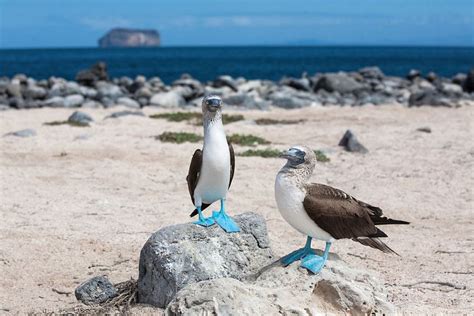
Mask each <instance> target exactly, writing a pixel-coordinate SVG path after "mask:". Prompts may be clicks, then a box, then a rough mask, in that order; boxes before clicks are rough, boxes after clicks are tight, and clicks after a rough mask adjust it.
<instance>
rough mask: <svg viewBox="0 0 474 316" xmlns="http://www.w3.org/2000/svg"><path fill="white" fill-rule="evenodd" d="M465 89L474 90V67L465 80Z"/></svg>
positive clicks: (467, 90)
mask: <svg viewBox="0 0 474 316" xmlns="http://www.w3.org/2000/svg"><path fill="white" fill-rule="evenodd" d="M463 88H464V91H466V92H469V93H471V92H474V68H473V69H471V71H470V72H469V73H468V74H467V77H466V81H464V86H463Z"/></svg>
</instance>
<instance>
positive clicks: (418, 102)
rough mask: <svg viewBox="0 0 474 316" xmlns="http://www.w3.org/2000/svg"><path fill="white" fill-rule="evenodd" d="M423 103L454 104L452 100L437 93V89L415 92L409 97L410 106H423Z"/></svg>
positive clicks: (448, 105) (436, 104)
mask: <svg viewBox="0 0 474 316" xmlns="http://www.w3.org/2000/svg"><path fill="white" fill-rule="evenodd" d="M422 105H431V106H446V107H450V106H452V102H451V101H450V100H449V99H448V98H446V97H443V96H442V95H440V94H439V93H437V92H436V91H429V90H425V91H420V92H415V93H412V94H411V95H410V98H409V99H408V106H422Z"/></svg>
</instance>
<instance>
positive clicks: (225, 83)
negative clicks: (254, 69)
mask: <svg viewBox="0 0 474 316" xmlns="http://www.w3.org/2000/svg"><path fill="white" fill-rule="evenodd" d="M212 86H213V87H214V88H221V87H229V88H231V89H232V90H234V91H235V92H237V91H238V88H237V82H235V80H234V78H232V77H231V76H220V77H218V78H217V79H216V80H214V81H213V82H212Z"/></svg>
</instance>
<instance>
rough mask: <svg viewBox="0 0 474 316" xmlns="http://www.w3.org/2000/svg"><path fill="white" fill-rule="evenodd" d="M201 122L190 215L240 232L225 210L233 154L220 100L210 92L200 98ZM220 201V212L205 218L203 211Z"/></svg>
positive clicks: (190, 183)
mask: <svg viewBox="0 0 474 316" xmlns="http://www.w3.org/2000/svg"><path fill="white" fill-rule="evenodd" d="M202 116H203V125H204V145H203V148H202V150H200V149H197V150H196V151H195V152H194V155H193V158H192V160H191V165H190V166H189V172H188V176H187V177H186V181H187V182H188V189H189V194H190V195H191V200H192V201H193V204H194V206H195V207H196V209H195V210H194V211H193V212H192V213H191V217H193V216H195V215H199V220H197V221H196V222H194V223H195V224H198V225H201V226H205V227H207V226H212V225H214V223H217V224H218V225H219V226H220V227H222V228H223V229H224V230H225V231H226V232H228V233H231V232H239V231H240V229H239V227H238V226H237V224H236V223H235V222H234V221H233V220H232V218H231V217H230V216H228V215H227V214H226V212H225V200H226V196H227V192H228V190H229V188H230V185H231V183H232V179H233V177H234V170H235V155H234V149H233V147H232V145H231V144H230V143H229V142H228V141H227V138H226V136H225V132H224V126H223V124H222V100H221V98H219V97H218V96H215V95H210V96H207V97H204V99H203V100H202ZM217 200H220V202H221V209H220V211H219V212H212V217H208V218H205V217H204V215H203V214H202V211H203V210H204V209H206V208H207V207H208V206H209V205H211V204H212V203H214V202H215V201H217Z"/></svg>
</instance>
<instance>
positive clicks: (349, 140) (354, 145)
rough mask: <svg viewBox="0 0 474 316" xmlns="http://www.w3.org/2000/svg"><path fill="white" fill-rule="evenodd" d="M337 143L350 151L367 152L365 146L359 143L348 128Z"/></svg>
mask: <svg viewBox="0 0 474 316" xmlns="http://www.w3.org/2000/svg"><path fill="white" fill-rule="evenodd" d="M338 145H339V146H342V147H344V149H345V150H347V151H350V152H358V153H362V154H365V153H368V152H369V151H368V150H367V148H365V147H364V145H362V144H361V143H359V140H358V139H357V137H356V136H355V135H354V133H352V131H351V130H350V129H348V130H347V131H346V132H345V133H344V136H343V137H342V139H341V140H340V141H339V144H338Z"/></svg>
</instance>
